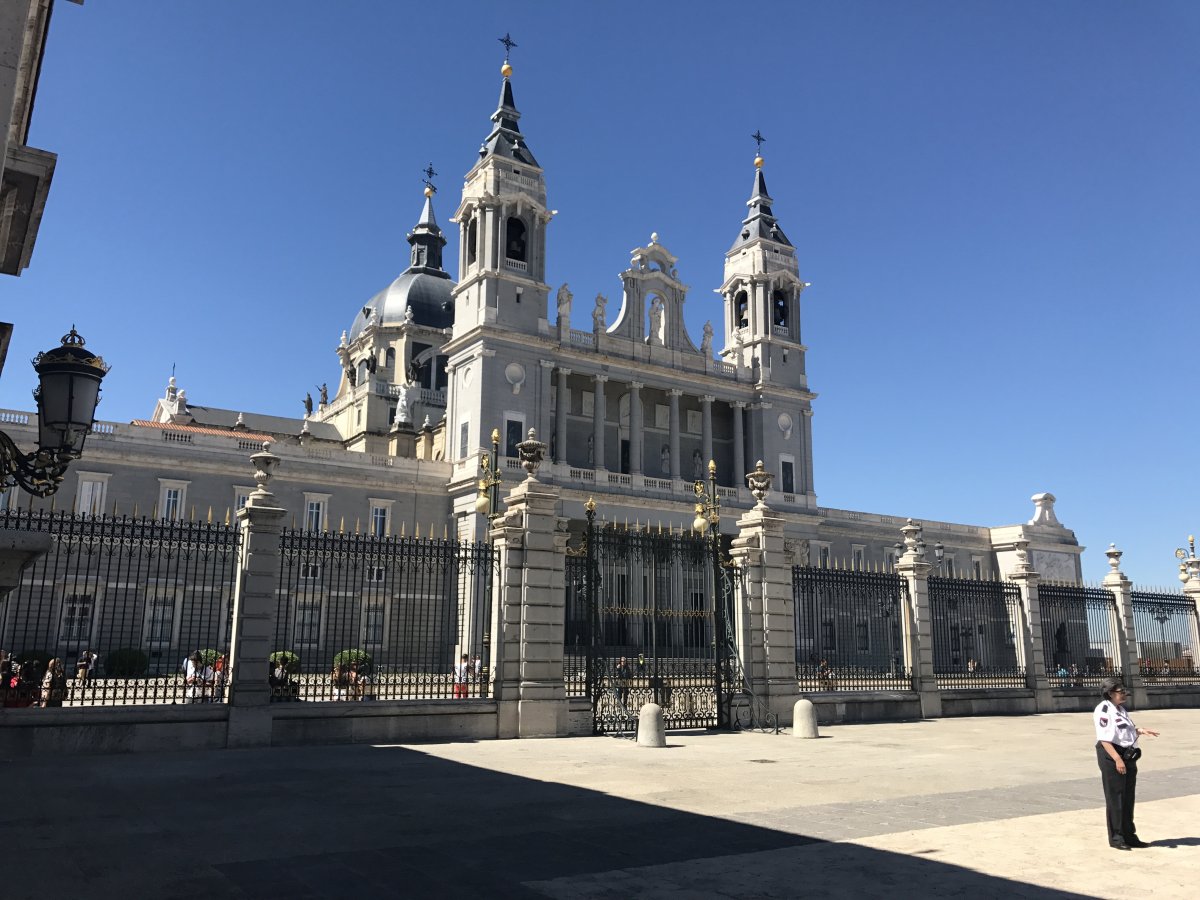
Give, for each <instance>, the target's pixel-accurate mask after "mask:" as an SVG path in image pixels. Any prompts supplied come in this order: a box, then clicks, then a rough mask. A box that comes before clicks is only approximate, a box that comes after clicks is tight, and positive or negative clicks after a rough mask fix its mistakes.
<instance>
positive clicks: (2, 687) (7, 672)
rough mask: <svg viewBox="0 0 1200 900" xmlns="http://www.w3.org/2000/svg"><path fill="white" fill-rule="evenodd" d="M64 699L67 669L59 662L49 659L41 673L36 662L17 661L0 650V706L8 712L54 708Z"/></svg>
mask: <svg viewBox="0 0 1200 900" xmlns="http://www.w3.org/2000/svg"><path fill="white" fill-rule="evenodd" d="M80 686H82V685H80ZM67 696H68V688H67V668H66V664H65V663H64V662H63V660H62V659H60V658H58V657H55V658H53V659H51V660H50V661H49V662H48V663H46V668H45V670H42V667H41V665H40V664H39V663H38V660H37V659H29V658H26V659H24V660H20V661H18V660H17V659H16V658H15V657H13V656H12V654H10V653H8V652H7V651H2V650H0V704H2V705H3V706H5V707H7V708H9V709H13V708H20V707H29V706H37V707H42V708H46V707H55V706H62V705H63V702H64V701H65V700H66V699H67Z"/></svg>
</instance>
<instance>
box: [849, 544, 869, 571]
mask: <svg viewBox="0 0 1200 900" xmlns="http://www.w3.org/2000/svg"><path fill="white" fill-rule="evenodd" d="M850 558H851V560H852V562H853V564H854V569H855V571H857V572H861V571H863V569H865V568H866V564H867V560H866V548H865V547H858V546H855V547H854V548H853V549H852V550H851V551H850Z"/></svg>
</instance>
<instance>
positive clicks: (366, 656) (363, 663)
mask: <svg viewBox="0 0 1200 900" xmlns="http://www.w3.org/2000/svg"><path fill="white" fill-rule="evenodd" d="M372 662H374V660H373V659H372V658H371V654H370V653H368V652H367V651H366V650H343V651H342V652H341V653H338V654H337V655H336V656H334V658H333V664H334V665H335V666H349V665H350V663H358V670H359V671H360V672H369V671H371V663H372Z"/></svg>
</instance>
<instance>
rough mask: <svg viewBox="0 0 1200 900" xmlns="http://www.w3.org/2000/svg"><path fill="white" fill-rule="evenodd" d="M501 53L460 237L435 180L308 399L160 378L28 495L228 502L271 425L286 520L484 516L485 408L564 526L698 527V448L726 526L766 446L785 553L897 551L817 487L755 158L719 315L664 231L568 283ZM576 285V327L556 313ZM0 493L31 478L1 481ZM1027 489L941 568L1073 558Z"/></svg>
mask: <svg viewBox="0 0 1200 900" xmlns="http://www.w3.org/2000/svg"><path fill="white" fill-rule="evenodd" d="M501 71H502V83H501V93H500V100H499V104H498V107H497V109H496V111H495V112H494V113H493V114H492V116H491V128H490V131H489V133H488V135H487V137H486V138H485V139H484V142H483V144H482V146H481V147H480V149H479V154H478V159H477V160H476V162H475V163H474V165H473V166H472V167H471V169H470V171H468V172H467V173H466V176H465V179H464V184H463V190H462V196H461V199H460V200H459V203H458V205H457V207H456V208H455V210H454V212H453V215H452V216H451V217H450V218H449V220H448V221H449V223H451V224H452V225H453V226H454V227H456V228H457V229H458V238H459V240H458V248H459V252H458V259H457V260H455V261H450V260H447V259H445V258H444V257H443V250H444V248H445V245H446V243H447V241H446V237H445V233H444V232H443V230H442V227H441V225H440V224H439V222H438V218H437V215H436V211H435V191H434V189H433V186H432V184H431V183H429V182H428V181H427V187H426V190H425V198H424V206H423V208H422V209H421V212H420V215H419V217H418V220H417V223H416V225H415V227H414V228H413V230H412V231H411V232H410V233H409V235H408V237H407V240H408V243H409V245H410V248H411V250H410V260H409V266H408V267H407V268H406V269H405V270H404V271H403V272H402V273H400V274H399V276H398V277H396V278H395V280H394V281H392V282H391V284H389V285H388V286H387V287H386V288H384V289H383V290H382V291H380V292H379V293H378V294H376V295H375V296H373V297H371V298H370V299H369V300H367V301H366V302H365V303H364V304H362V305H361V306H360V307H358V308H357V309H353V311H352V316H351V321H350V325H349V327H348V328H347V329H346V330H345V331H344V332H342V334H341V336H340V339H338V340H337V345H336V354H337V363H338V370H337V373H336V378H335V379H331V382H332V384H331V383H329V382H327V383H323V384H321V385H320V387H319V388H318V390H317V396H316V397H315V398H314V397H312V396H311V395H309V396H308V397H307V398H305V404H306V414H305V415H304V416H303V417H302V418H294V419H293V418H287V417H276V416H268V415H259V414H255V413H253V412H252V411H246V410H239V409H238V408H237V407H236V405H235V406H229V405H226V406H222V407H215V406H207V405H200V404H194V403H191V402H190V401H189V399H188V398H187V396H186V393H185V391H184V390H182V389H181V388H180V387H179V386H177V385H176V384H175V381H174V379H172V380H171V382H170V383H169V385H168V387H167V389H166V391H165V392H164V395H163V396H162V397H161V398H160V399H159V400H158V401H157V403H156V404H155V407H154V410H153V412H152V413H151V414H150V415H149V417H148V418H147V419H144V420H135V421H134V422H131V423H109V422H99V423H97V425H96V428H95V431H94V433H93V435H92V436H91V438H90V439H89V441H88V445H87V450H86V452H85V455H84V457H83V459H82V460H80V461H79V462H78V463H76V464H75V465H74V466H72V468H71V470H70V472H69V474H68V476H67V481H66V482H65V484H64V486H63V489H62V490H61V491H60V493H59V495H58V496H57V497H56V498H54V500H53V501H46V502H45V503H43V501H36V502H35V503H34V506H35V508H37V507H39V506H47V507H48V506H49V505H50V503H51V502H53V503H55V504H57V507H58V508H60V509H61V508H64V507H67V506H72V507H74V508H75V509H76V510H78V511H80V512H85V513H92V514H101V513H103V514H112V513H114V512H115V513H116V514H117V515H124V514H138V515H152V516H155V517H159V518H186V517H196V518H200V517H206V516H207V517H213V518H217V519H226V518H229V517H230V515H231V513H232V511H234V510H236V509H237V508H238V507H239V506H241V505H242V504H243V503H244V502H245V498H246V496H247V495H248V494H249V492H250V490H251V484H252V480H251V478H250V471H251V470H250V465H249V463H248V460H247V457H248V456H249V454H250V453H252V452H254V451H255V450H257V449H259V448H260V447H261V445H262V443H263V442H265V441H270V442H272V452H274V453H276V454H277V455H279V456H280V457H281V459H282V465H281V467H280V470H279V474H278V477H277V478H276V480H275V482H273V489H274V490H275V492H276V494H277V496H278V497H279V499H280V502H281V503H282V505H283V506H285V507H286V508H287V509H289V510H290V511H291V513H292V522H293V524H294V525H295V526H296V527H303V528H308V529H313V530H321V529H330V530H334V529H342V530H350V529H358V530H370V531H372V532H374V533H376V534H380V535H383V534H392V533H401V532H404V533H408V534H412V533H420V534H430V533H432V534H433V535H435V536H438V537H440V536H442V535H443V534H445V535H448V536H457V537H460V538H463V539H482V538H483V537H484V536H485V534H486V531H487V520H486V519H485V518H484V517H483V516H482V515H480V514H479V513H478V512H477V511H476V498H477V490H478V487H477V485H478V478H479V474H480V460H481V456H482V455H483V454H484V453H485V452H487V450H488V448H489V447H490V445H491V441H492V434H493V431H497V432H498V433H499V434H498V436H499V450H500V457H501V464H500V470H501V475H502V476H503V477H504V478H505V480H506V481H508V482H509V483H510V484H511V483H514V482H515V481H516V480H518V479H519V478H520V477H522V476H523V473H521V472H520V470H519V466H518V465H517V460H516V456H517V452H516V445H517V444H518V443H519V442H521V441H522V440H524V439H525V438H526V437H527V436H528V434H529V432H530V430H531V429H532V430H534V431H536V434H537V436H538V437H539V439H541V440H543V441H545V442H546V443H547V444H548V445H549V453H548V460H547V463H546V464H545V465H544V466H543V467H542V469H541V471H540V472H539V478H541V479H542V480H545V481H550V482H553V483H554V484H556V485H558V486H559V487H560V488H561V491H562V498H563V509H562V511H561V515H563V516H564V517H566V518H567V519H568V520H569V521H570V522H571V523H572V526H571V527H572V528H573V529H576V530H577V529H578V527H579V524H580V523H581V521H582V519H583V516H584V513H583V510H584V504H585V503H586V502H587V500H588V499H589V498H593V497H594V498H595V500H596V503H597V505H598V507H599V509H600V511H601V515H602V516H603V517H604V518H607V519H608V520H610V521H618V522H628V523H630V524H631V525H632V524H635V523H640V524H647V523H648V524H651V525H662V527H664V528H666V527H672V528H687V527H690V523H691V522H692V520H693V518H694V515H695V513H694V504H695V499H696V498H695V493H694V490H693V484H694V482H695V481H696V480H699V479H707V473H708V462H709V460H712V461H713V462H715V471H716V473H717V483H718V493H719V494H720V497H721V502H722V506H723V518H722V522H721V528H722V530H723V531H724V532H726V533H728V534H732V533H734V532H735V531H736V525H735V523H736V520H737V518H738V516H739V515H740V514H741V513H742V512H743V511H745V510H746V509H748V508H749V507H750V506H751V505H752V504H753V498H752V497H751V496H750V493H749V490H748V489H747V487H746V483H745V473H746V472H748V471H750V470H751V469H752V468H754V466H755V463H756V462H757V461H759V460H761V461H762V462H763V464H764V466H765V467H766V469H767V470H768V471H770V472H771V473H772V475H773V476H774V486H773V490H772V493H771V495H770V497H769V499H768V502H769V503H770V505H771V506H772V508H773V509H775V510H776V511H777V512H779V513H780V514H781V515H782V516H783V517H784V519H785V521H786V529H787V538H788V541H789V544H788V546H789V547H790V548H791V549H792V551H793V553H794V561H795V562H796V563H798V564H805V563H807V564H811V565H838V564H840V565H846V566H848V567H853V568H879V569H889V568H890V567H891V566H892V565H893V564H894V560H895V556H896V553H897V546H898V542H899V539H900V531H899V529H900V528H901V526H903V525H904V521H905V520H904V519H902V518H899V517H895V516H889V515H880V514H875V513H867V512H859V511H852V510H841V509H836V508H829V507H822V506H819V505H818V503H817V493H816V489H815V481H814V471H813V439H814V433H813V401H814V400H815V399H816V396H817V395H816V394H815V393H814V392H813V391H812V390H811V389H810V387H809V383H808V375H807V372H806V367H805V354H806V347H805V344H804V340H803V334H802V329H801V324H802V310H803V304H802V302H801V301H802V298H803V294H804V291H805V288H806V287H807V285H806V283H805V282H804V281H803V279H802V276H801V271H800V263H799V261H798V259H797V254H796V248H795V247H794V246H793V245H792V243H791V241H790V240H789V239H788V238H787V236H786V234H785V233H784V231H783V228H782V225H781V223H780V221H779V220H778V219H777V218H776V216H775V213H774V210H773V202H774V201H773V200H772V198H771V196H770V194H769V192H768V189H767V182H766V176H765V171H764V162H763V159H762V157H761V156H758V157H756V158H755V159H754V166H753V170H752V171H751V172H749V173H748V174H749V175H750V176H751V185H750V194H749V199H748V201H747V212H746V214H745V216H744V218H742V220H741V221H740V222H738V221H737V220H736V219H732V218H731V223H730V225H731V227H730V233H731V238H732V240H731V246H730V248H729V250H728V252H727V253H726V255H725V261H724V273H723V280H722V281H721V282H720V284H719V285H714V287H715V289H716V292H717V293H718V294H719V296H720V300H719V315H714V316H713V321H710V322H709V323H707V324H706V325H705V326H704V328H703V332H702V334H700V335H699V336H696V335H692V334H689V332H688V329H687V327H686V325H685V320H684V306H685V303H686V301H687V298H688V293H689V287H688V285H686V284H684V283H683V282H682V281H681V280H680V275H679V271H678V269H677V257H676V256H674V255H673V254H672V253H671V252H670V250H668V248H667V247H665V246H664V245H663V244H662V243H661V242H660V241H659V239H658V237H657V235H650V237H649V240H648V242H647V243H645V244H644V245H643V246H639V247H637V248H636V249H635V250H633V251H632V253H631V255H630V260H629V264H628V267H627V268H626V269H625V270H624V271H623V272H622V273H621V275H620V278H621V284H622V290H621V296H620V297H619V298H616V297H614V298H612V300H610V299H609V298H607V297H604V296H597V297H595V298H594V299H587V300H585V299H584V298H576V297H575V296H574V294H573V293H572V291H571V289H570V287H569V285H567V284H564V285H561V286H558V287H552V286H551V285H549V284H548V283H547V282H546V235H547V230H548V228H549V227H550V225H551V222H552V220H553V217H554V215H555V211H554V210H552V209H551V208H550V207H549V206H548V202H547V188H548V185H547V177H546V172H545V171H544V170H543V169H542V168H541V167H540V166H539V164H538V162H537V159H536V158H535V156H534V155H533V152H532V150H531V147H530V145H529V143H528V142H527V140H526V137H525V134H524V133H523V132H522V130H521V128H520V125H519V120H520V113H519V111H518V109H517V105H516V100H515V97H514V92H513V83H512V77H511V76H512V70H511V67H510V66H509V65H508V63H507V62H506V63H505V65H504V67H503V68H502V70H501ZM429 174H430V176H432V171H430V173H429ZM448 268H453V269H454V270H455V271H456V273H457V278H455V277H452V275H451V272H450V271H448ZM705 293H707V291H706V292H705ZM706 302H712V301H706ZM580 305H583V306H585V308H587V309H588V314H587V315H586V316H585V317H580V318H584V319H585V320H586V319H590V322H591V327H590V328H589V329H586V330H577V329H574V328H572V327H571V317H572V313H573V311H575V309H576V307H577V306H580ZM350 312H351V310H348V313H350ZM714 312H716V310H714ZM331 362H332V360H331ZM331 370H332V366H331ZM317 379H318V380H320V379H321V376H320V374H319V373H318V374H317ZM3 416H4V417H5V419H6V421H7V424H6V426H5V427H6V428H7V429H9V431H10V433H11V434H12V435H13V437H14V438H15V439H17V440H19V441H21V442H22V443H24V444H28V445H30V446H32V445H33V444H34V443H35V442H36V421H35V420H34V418H33V417H32V416H29V415H27V414H25V413H21V412H18V411H9V412H5V413H3ZM502 494H503V489H502ZM3 502H6V503H28V502H30V501H29V498H28V497H18V496H16V495H15V494H13V493H12V492H10V493H9V495H7V496H5V497H4V501H3ZM1036 503H1037V510H1036V513H1035V515H1034V517H1033V519H1031V520H1030V521H1028V522H1027V523H1025V524H1020V525H1010V526H1003V527H992V526H988V525H967V524H956V523H945V522H925V523H924V525H925V532H924V533H925V536H926V538H927V539H928V540H929V541H930V542H931V543H932V542H935V541H936V542H937V543H938V544H939V545H940V551H941V552H940V557H939V560H938V563H939V566H940V567H941V571H942V573H943V574H947V575H957V576H968V577H971V576H975V577H980V578H990V577H997V576H1000V575H1003V574H1004V573H1006V572H1007V571H1008V570H1009V568H1010V566H1011V565H1012V564H1013V561H1014V559H1015V556H1014V544H1015V542H1016V541H1019V540H1025V541H1029V542H1030V547H1031V550H1032V557H1033V558H1032V560H1031V562H1032V564H1033V566H1034V568H1035V569H1037V570H1038V571H1040V572H1041V573H1042V574H1043V576H1044V577H1046V578H1051V579H1061V580H1068V581H1072V582H1076V581H1078V580H1079V577H1080V565H1079V555H1080V553H1081V552H1082V548H1081V547H1079V546H1078V543H1077V542H1076V540H1075V537H1074V535H1073V533H1072V532H1071V531H1069V530H1068V529H1066V528H1064V527H1063V526H1062V525H1061V524H1059V523H1058V521H1057V519H1056V518H1055V516H1054V512H1053V497H1052V496H1051V495H1046V494H1043V495H1038V497H1037V498H1036Z"/></svg>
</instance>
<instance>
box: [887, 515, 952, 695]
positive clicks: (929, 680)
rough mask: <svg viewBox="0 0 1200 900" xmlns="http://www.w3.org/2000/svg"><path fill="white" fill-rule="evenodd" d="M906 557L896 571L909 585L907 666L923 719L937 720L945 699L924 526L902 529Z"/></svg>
mask: <svg viewBox="0 0 1200 900" xmlns="http://www.w3.org/2000/svg"><path fill="white" fill-rule="evenodd" d="M900 531H901V533H903V535H904V546H905V550H904V555H903V556H901V557H900V559H899V560H897V561H896V571H897V572H899V573H900V575H901V576H903V577H904V579H905V580H906V581H907V582H908V606H907V607H906V608H905V609H904V614H903V616H902V617H901V619H900V623H901V635H902V638H901V639H902V640H903V642H904V662H905V665H907V666H908V667H909V668H910V669H911V670H912V675H913V687H914V688H915V690H916V691H917V694H918V696H919V698H920V701H921V717H922V718H925V719H936V718H938V717H939V716H941V714H942V695H941V694H940V693H939V692H938V686H937V678H936V677H934V674H933V621H932V612H931V609H930V604H929V571H930V570H931V569H932V568H933V566H931V565H930V564H929V563H927V562H925V549H924V546H923V542H922V540H921V526H920V525H918V524H916V523H915V522H914V521H913V520H912V519H909V520H908V524H907V525H905V526H904V527H903V528H901V529H900Z"/></svg>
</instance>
